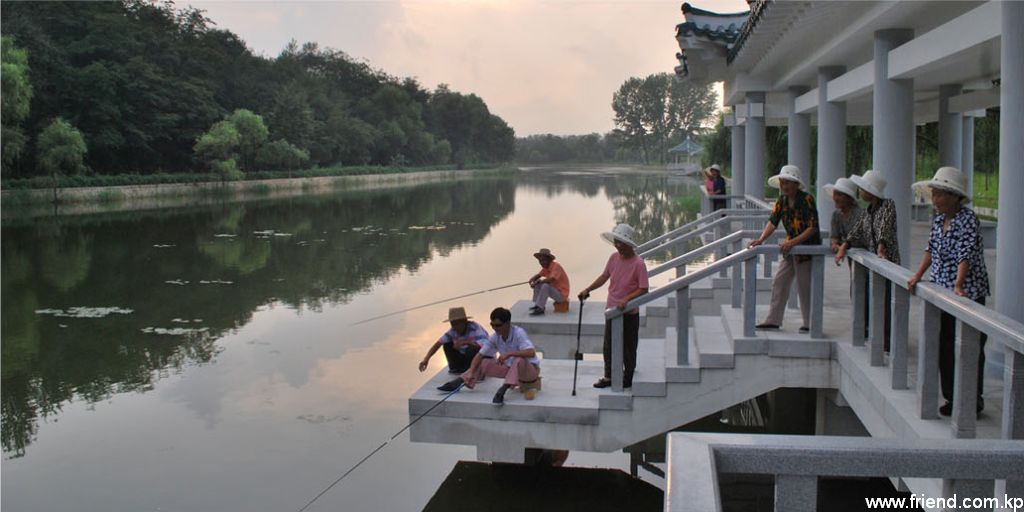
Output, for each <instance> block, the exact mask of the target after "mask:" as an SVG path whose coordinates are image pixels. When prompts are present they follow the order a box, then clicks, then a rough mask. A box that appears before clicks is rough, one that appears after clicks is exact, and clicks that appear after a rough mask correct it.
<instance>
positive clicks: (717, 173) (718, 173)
mask: <svg viewBox="0 0 1024 512" xmlns="http://www.w3.org/2000/svg"><path fill="white" fill-rule="evenodd" d="M704 187H705V188H707V191H708V195H709V196H724V195H725V178H723V177H722V167H721V166H719V165H718V164H712V165H711V167H708V168H707V169H704ZM711 208H712V210H721V209H723V208H725V199H712V200H711Z"/></svg>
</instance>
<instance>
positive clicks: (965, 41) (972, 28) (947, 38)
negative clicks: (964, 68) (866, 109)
mask: <svg viewBox="0 0 1024 512" xmlns="http://www.w3.org/2000/svg"><path fill="white" fill-rule="evenodd" d="M1001 3H1002V2H994V1H993V2H986V3H984V4H982V5H981V6H980V7H978V8H976V9H974V10H971V11H968V12H967V13H966V14H964V15H962V16H960V17H958V18H955V19H953V20H952V21H949V22H948V23H945V24H944V25H941V26H939V27H937V28H935V29H934V30H932V31H930V32H928V33H926V34H922V35H921V36H919V37H917V38H915V39H914V40H912V41H910V42H908V43H907V44H905V45H903V46H900V47H899V48H895V49H893V50H892V51H891V52H889V78H890V79H897V78H913V77H915V76H917V75H920V74H922V73H925V72H927V71H931V70H934V69H936V68H939V67H941V66H943V65H944V62H945V61H946V60H948V59H952V58H953V57H954V56H955V55H957V54H958V53H960V52H963V51H966V50H969V49H971V48H973V47H975V46H978V45H981V44H984V43H986V42H988V41H990V40H992V39H994V38H997V37H999V35H1000V33H1001V32H1002V29H1001V24H1002V13H1001V12H1000V9H1001Z"/></svg>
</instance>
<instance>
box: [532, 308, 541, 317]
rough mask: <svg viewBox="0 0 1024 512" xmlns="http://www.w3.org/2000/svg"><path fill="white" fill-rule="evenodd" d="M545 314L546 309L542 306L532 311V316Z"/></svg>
mask: <svg viewBox="0 0 1024 512" xmlns="http://www.w3.org/2000/svg"><path fill="white" fill-rule="evenodd" d="M543 314H544V310H543V309H542V308H536V309H534V310H532V311H530V316H541V315H543Z"/></svg>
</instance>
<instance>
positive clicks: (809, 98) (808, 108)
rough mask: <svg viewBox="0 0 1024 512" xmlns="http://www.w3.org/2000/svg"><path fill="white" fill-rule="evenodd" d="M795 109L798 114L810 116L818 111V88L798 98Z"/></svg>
mask: <svg viewBox="0 0 1024 512" xmlns="http://www.w3.org/2000/svg"><path fill="white" fill-rule="evenodd" d="M794 108H796V113H797V114H809V113H811V112H814V111H816V110H818V88H817V87H815V88H814V89H811V90H809V91H807V92H806V93H804V94H802V95H800V96H799V97H797V99H796V101H795V107H794Z"/></svg>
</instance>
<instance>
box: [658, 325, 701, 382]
mask: <svg viewBox="0 0 1024 512" xmlns="http://www.w3.org/2000/svg"><path fill="white" fill-rule="evenodd" d="M695 337H696V335H695V334H694V331H693V329H692V328H691V329H690V337H689V349H688V351H689V354H690V364H688V365H686V366H679V365H677V364H676V358H677V352H678V351H677V349H676V328H675V327H669V328H668V329H665V382H675V383H694V382H700V354H698V353H697V344H696V343H695V342H694V338H695Z"/></svg>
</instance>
